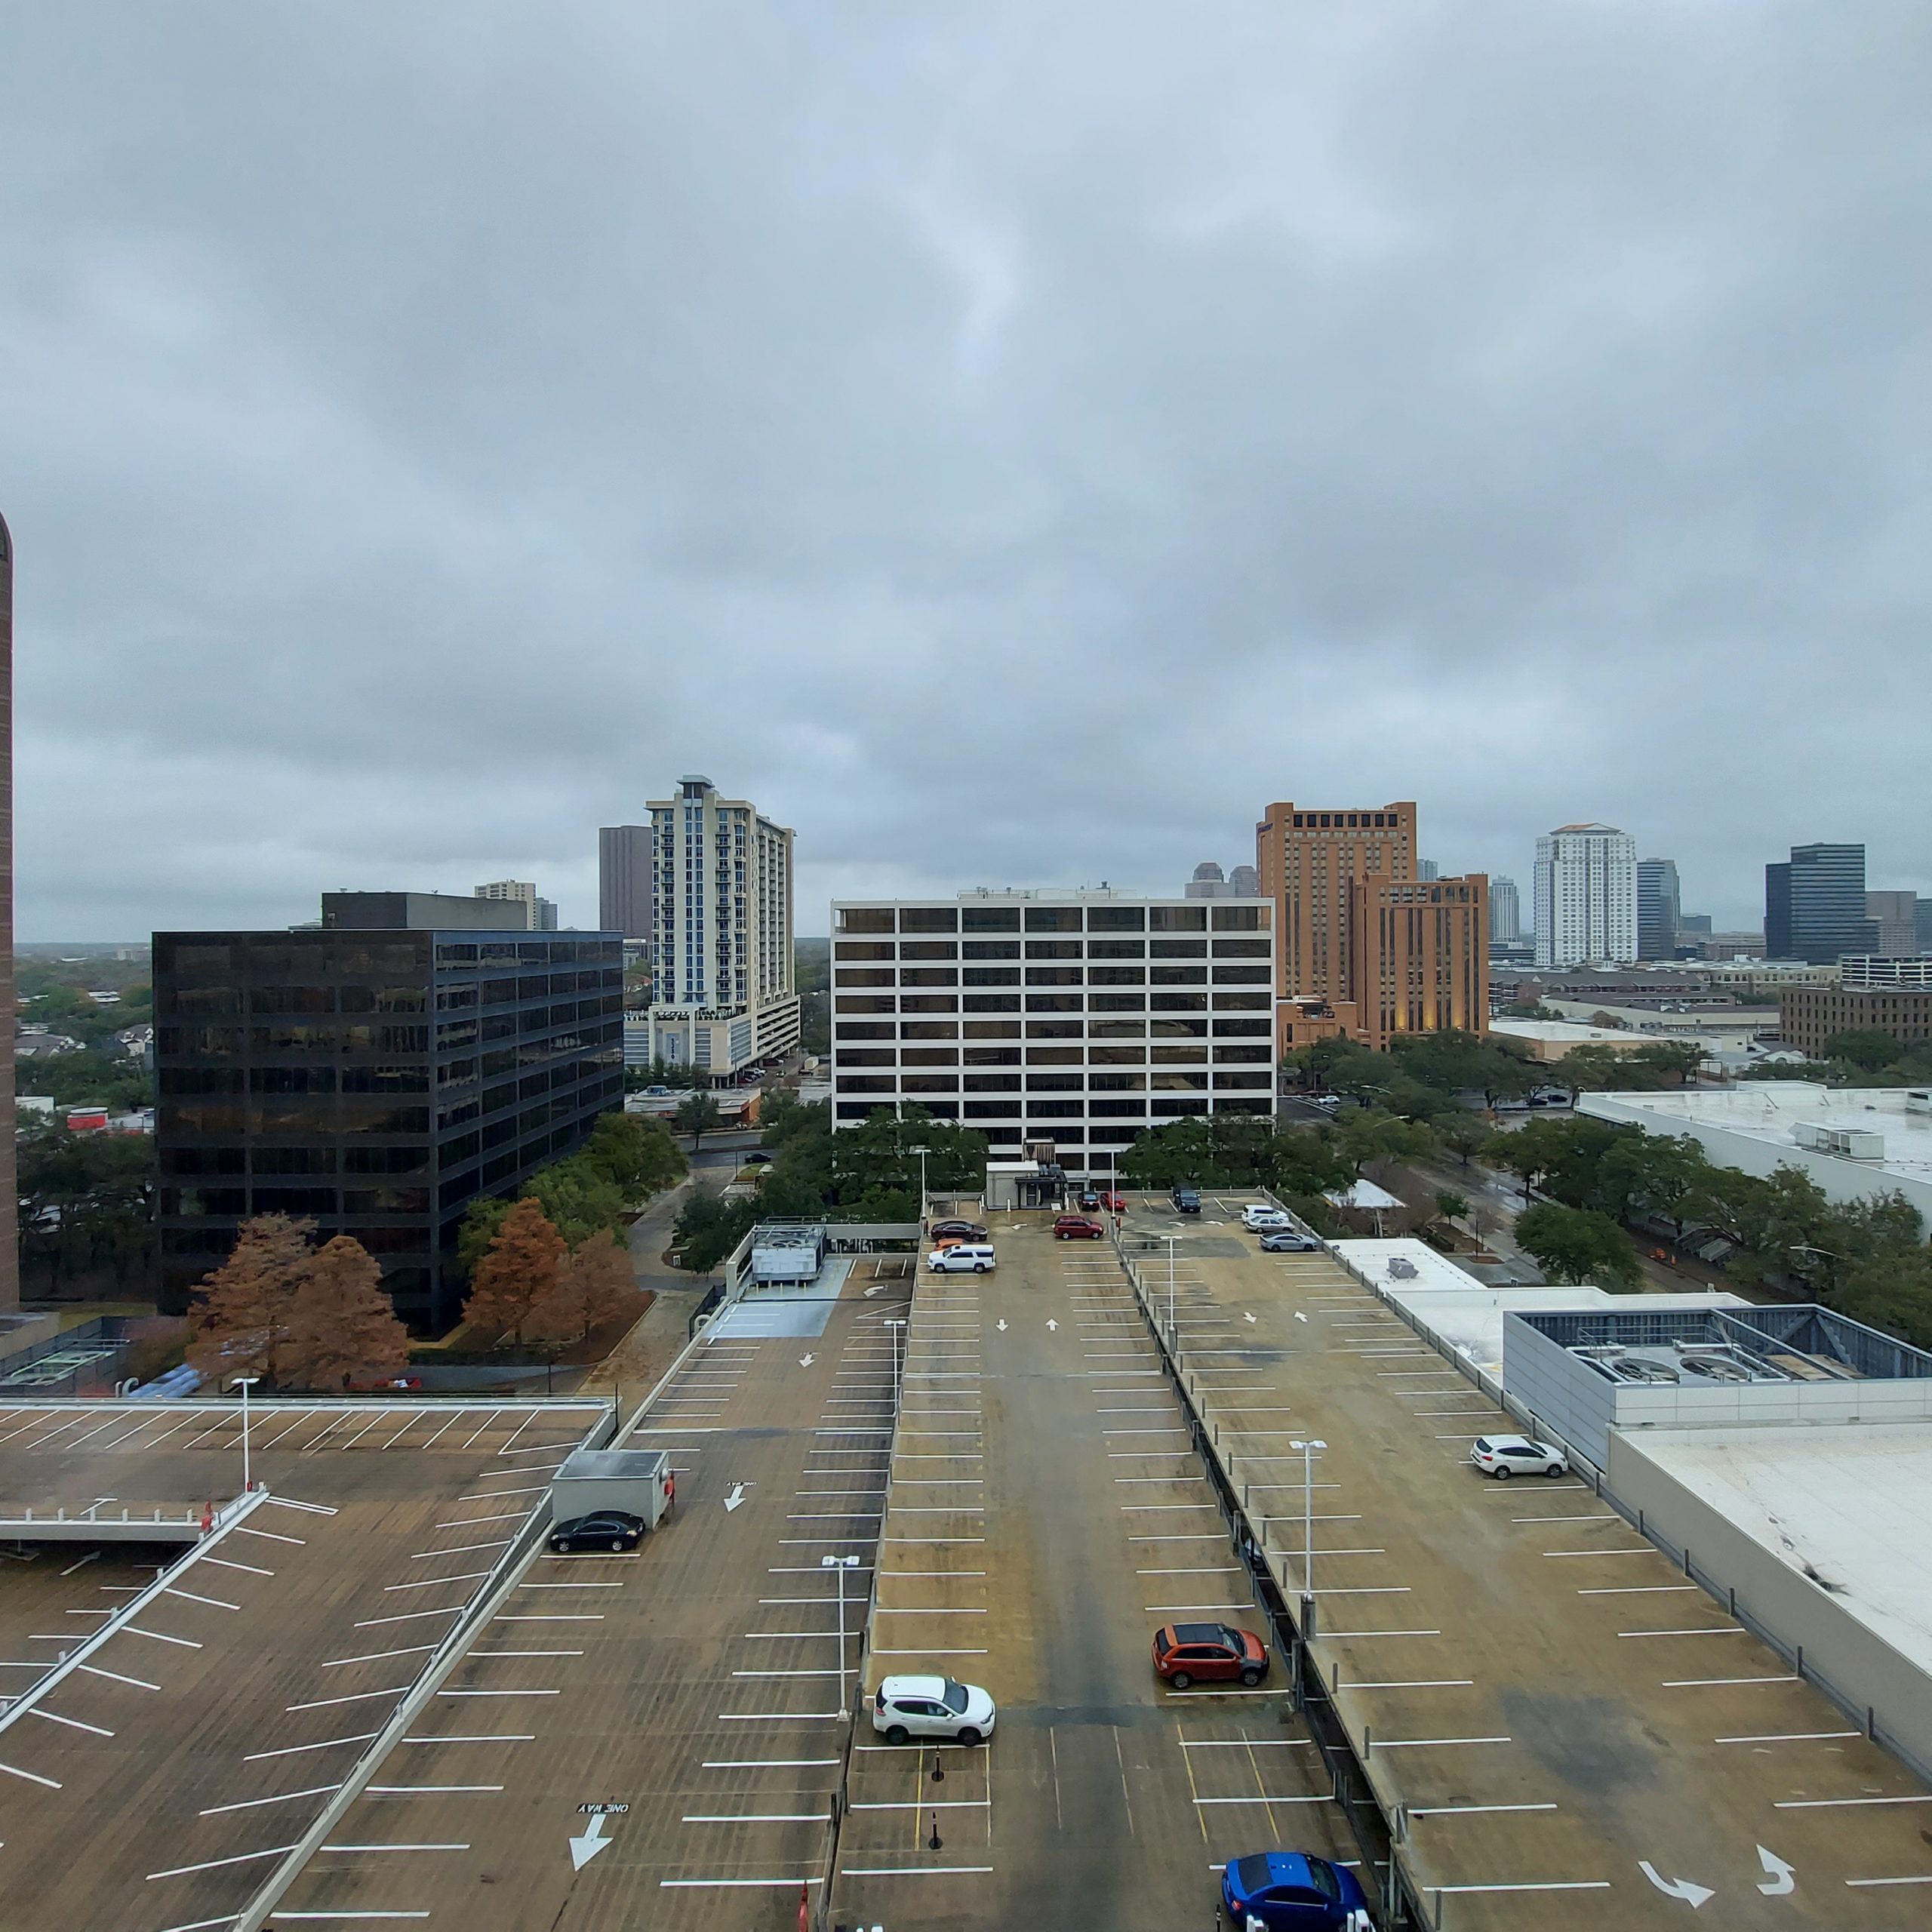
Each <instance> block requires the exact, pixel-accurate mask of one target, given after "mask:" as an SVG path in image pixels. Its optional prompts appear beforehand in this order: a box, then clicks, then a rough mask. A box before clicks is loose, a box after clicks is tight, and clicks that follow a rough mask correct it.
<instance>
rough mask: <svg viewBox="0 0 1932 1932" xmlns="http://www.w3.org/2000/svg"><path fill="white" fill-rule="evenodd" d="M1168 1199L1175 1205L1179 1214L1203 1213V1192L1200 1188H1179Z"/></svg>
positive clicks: (1175, 1209)
mask: <svg viewBox="0 0 1932 1932" xmlns="http://www.w3.org/2000/svg"><path fill="white" fill-rule="evenodd" d="M1168 1199H1169V1200H1170V1201H1172V1202H1173V1203H1174V1212H1175V1213H1176V1214H1199V1213H1200V1212H1201V1190H1200V1189H1199V1188H1198V1187H1177V1188H1176V1189H1174V1192H1173V1193H1171V1195H1168Z"/></svg>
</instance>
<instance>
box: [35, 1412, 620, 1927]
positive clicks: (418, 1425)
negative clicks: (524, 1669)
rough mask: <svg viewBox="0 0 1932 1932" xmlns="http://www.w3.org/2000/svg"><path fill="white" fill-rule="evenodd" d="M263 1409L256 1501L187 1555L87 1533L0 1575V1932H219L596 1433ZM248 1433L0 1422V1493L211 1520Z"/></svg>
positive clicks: (437, 1415)
mask: <svg viewBox="0 0 1932 1932" xmlns="http://www.w3.org/2000/svg"><path fill="white" fill-rule="evenodd" d="M253 1407H254V1413H253V1415H252V1416H251V1438H252V1441H251V1454H252V1461H253V1470H252V1473H253V1475H254V1478H255V1479H256V1480H257V1481H258V1482H262V1483H266V1485H267V1490H268V1493H267V1494H266V1496H265V1497H261V1498H259V1499H258V1500H256V1501H255V1502H254V1503H252V1504H251V1506H248V1508H247V1509H245V1511H240V1512H235V1514H234V1515H232V1517H228V1518H224V1521H225V1523H226V1527H223V1528H221V1529H220V1531H218V1533H217V1534H216V1535H215V1536H214V1537H208V1538H205V1539H203V1540H202V1541H201V1542H200V1543H198V1545H196V1546H195V1547H194V1548H193V1549H192V1552H191V1553H189V1554H186V1555H181V1554H180V1553H179V1552H173V1553H171V1552H165V1551H164V1552H157V1553H154V1554H152V1555H148V1554H146V1553H144V1552H143V1548H142V1546H138V1545H133V1546H130V1545H118V1546H107V1547H104V1548H103V1547H99V1546H91V1545H89V1544H88V1543H85V1542H83V1541H78V1540H75V1541H68V1542H62V1543H42V1544H38V1545H33V1544H26V1545H22V1546H18V1549H19V1555H17V1557H16V1558H14V1559H13V1560H10V1561H5V1562H0V1622H4V1624H5V1627H6V1629H7V1631H8V1636H9V1638H10V1640H11V1645H12V1646H13V1648H12V1652H11V1656H10V1659H9V1661H10V1662H11V1663H14V1664H15V1665H18V1666H27V1665H31V1666H33V1668H32V1669H31V1670H29V1669H26V1668H20V1669H9V1670H8V1673H7V1677H8V1681H7V1682H6V1684H5V1686H4V1689H5V1693H6V1694H7V1695H8V1697H9V1698H10V1699H11V1700H13V1701H12V1702H11V1703H9V1704H8V1706H7V1708H6V1709H5V1710H4V1711H0V1790H3V1791H4V1798H0V1803H4V1818H5V1829H4V1832H0V1840H4V1842H0V1880H3V1881H4V1891H0V1900H4V1903H0V1924H4V1925H5V1926H6V1927H9V1928H11V1927H22V1928H26V1927H36V1928H38V1927H47V1926H53V1925H89V1926H92V1925H102V1926H108V1925H112V1926H115V1927H122V1926H125V1927H133V1928H137V1932H139V1928H142V1927H155V1928H156V1929H157V1932H163V1929H164V1928H175V1927H187V1926H189V1925H197V1924H201V1925H208V1926H214V1925H220V1924H226V1922H228V1920H229V1918H232V1916H233V1915H234V1914H235V1912H238V1910H239V1909H241V1906H242V1904H243V1903H245V1900H247V1898H248V1896H249V1894H251V1892H252V1891H253V1890H254V1887H256V1885H257V1884H258V1883H259V1882H260V1880H261V1878H263V1876H264V1875H265V1874H266V1871H267V1869H269V1866H270V1865H271V1863H272V1861H273V1860H275V1859H276V1858H278V1857H280V1856H281V1855H282V1854H283V1853H285V1851H286V1850H287V1849H288V1847H290V1846H291V1844H294V1842H295V1841H296V1840H297V1839H298V1838H300V1835H301V1833H302V1832H303V1829H304V1828H305V1827H306V1825H307V1823H309V1820H311V1819H312V1817H314V1816H315V1815H316V1814H317V1813H318V1811H319V1810H320V1807H321V1805H322V1804H324V1803H325V1801H326V1799H327V1797H328V1794H329V1793H330V1792H331V1791H332V1790H333V1789H334V1785H335V1783H337V1782H339V1781H340V1778H341V1777H343V1774H344V1773H345V1772H346V1769H347V1767H348V1766H349V1764H351V1763H352V1761H354V1759H355V1756H356V1755H357V1752H358V1749H359V1747H360V1745H361V1743H362V1742H363V1741H365V1740H367V1738H368V1737H370V1736H371V1735H372V1734H374V1731H375V1730H377V1728H379V1727H380V1723H381V1721H382V1719H383V1717H384V1716H386V1714H387V1712H388V1711H389V1709H390V1708H392V1706H393V1705H394V1704H395V1702H396V1700H397V1699H398V1697H400V1696H401V1694H403V1693H404V1691H405V1690H407V1688H408V1686H409V1684H411V1682H412V1681H414V1677H415V1675H416V1673H417V1671H418V1670H419V1669H420V1668H421V1667H422V1664H423V1660H424V1659H425V1658H426V1656H427V1655H428V1654H429V1651H432V1649H433V1648H434V1647H435V1644H436V1643H437V1642H438V1641H439V1639H440V1638H441V1634H442V1632H443V1631H444V1630H445V1629H448V1627H449V1626H450V1624H451V1620H453V1619H454V1617H456V1616H457V1615H458V1614H460V1611H461V1610H462V1608H463V1604H465V1603H466V1601H468V1598H469V1594H470V1592H471V1591H472V1590H473V1589H474V1588H475V1579H477V1578H478V1577H479V1576H481V1575H483V1574H487V1572H488V1567H489V1566H490V1564H491V1562H492V1561H494V1557H495V1555H496V1554H497V1552H498V1551H499V1550H500V1549H501V1548H502V1547H503V1546H505V1545H506V1543H508V1541H509V1538H510V1537H511V1535H512V1534H513V1533H514V1531H515V1528H516V1527H517V1525H518V1523H520V1522H521V1520H522V1518H523V1517H524V1516H525V1515H526V1514H527V1513H528V1511H529V1509H531V1507H532V1506H533V1505H534V1503H536V1502H537V1500H540V1497H541V1496H542V1493H543V1491H544V1489H545V1488H546V1487H547V1479H548V1475H549V1470H550V1469H552V1468H553V1467H554V1466H555V1463H557V1462H558V1460H561V1457H562V1456H563V1455H564V1454H565V1453H566V1451H568V1447H571V1445H572V1444H574V1443H575V1442H576V1441H578V1440H579V1439H580V1438H581V1437H582V1435H583V1432H584V1431H585V1429H586V1427H588V1426H589V1425H590V1424H591V1423H592V1422H593V1421H595V1420H596V1418H597V1417H598V1414H599V1411H598V1410H597V1409H596V1408H595V1407H594V1406H585V1405H581V1404H580V1405H576V1406H571V1405H568V1404H557V1405H555V1406H554V1407H543V1406H532V1405H529V1404H522V1405H516V1406H515V1407H510V1406H503V1405H499V1406H496V1407H492V1406H491V1405H488V1404H485V1405H482V1406H480V1407H474V1408H472V1407H466V1405H462V1404H452V1405H446V1406H445V1407H442V1408H441V1409H439V1410H438V1411H435V1412H434V1414H432V1413H430V1412H429V1411H420V1412H418V1413H417V1414H414V1415H413V1416H412V1414H411V1411H410V1410H409V1409H408V1408H407V1407H402V1406H400V1405H398V1404H393V1403H370V1404H353V1405H349V1406H347V1407H346V1408H344V1409H343V1410H341V1411H340V1412H337V1411H331V1410H329V1409H328V1407H327V1405H318V1406H317V1407H313V1408H310V1407H300V1406H297V1407H283V1406H282V1405H280V1404H272V1403H269V1404H254V1405H253ZM238 1429H239V1414H238V1411H235V1412H234V1413H232V1414H231V1413H230V1411H229V1408H228V1407H227V1405H226V1404H223V1405H221V1406H220V1407H219V1408H217V1407H213V1406H211V1405H210V1404H195V1405H192V1407H177V1408H174V1409H171V1410H162V1409H158V1408H150V1407H146V1405H143V1404H90V1405H85V1406H75V1405H67V1406H63V1407H35V1406H29V1405H22V1404H9V1405H6V1406H5V1407H0V1497H5V1499H6V1500H7V1501H8V1504H9V1505H10V1506H25V1504H26V1503H27V1502H28V1501H29V1500H30V1499H37V1500H38V1506H51V1504H53V1503H54V1501H55V1500H56V1499H59V1500H62V1501H63V1502H64V1503H66V1504H67V1505H69V1506H75V1505H78V1506H82V1507H85V1506H86V1505H87V1504H88V1503H94V1502H100V1503H106V1504H109V1505H118V1504H119V1503H128V1504H130V1505H131V1506H135V1507H136V1508H138V1506H139V1505H140V1504H142V1503H147V1502H149V1501H152V1500H168V1501H170V1502H173V1501H177V1500H180V1499H182V1498H184V1497H192V1498H196V1499H203V1500H211V1501H212V1502H213V1503H215V1504H217V1506H219V1505H221V1504H223V1503H229V1502H231V1501H232V1499H233V1498H234V1497H235V1495H236V1494H237V1492H238V1491H239V1490H240V1487H241V1462H240V1456H239V1453H238V1447H237V1446H236V1445H237V1442H238ZM431 1438H434V1440H433V1441H432V1439H431ZM351 1444H355V1447H354V1448H353V1449H351V1447H350V1445H351ZM378 1449H387V1450H388V1451H390V1452H391V1453H388V1454H377V1453H371V1452H372V1451H376V1450H378ZM171 1554H172V1555H174V1561H172V1564H171V1567H168V1569H167V1570H166V1572H165V1575H162V1574H158V1565H159V1564H162V1563H164V1562H168V1561H169V1558H170V1556H171ZM144 1592H146V1594H143V1593H144ZM131 1606H132V1609H131V1608H130V1607H131ZM103 1612H105V1613H106V1614H103ZM56 1614H58V1615H59V1617H60V1623H58V1624H56V1623H54V1617H55V1615H56ZM117 1616H118V1617H119V1619H120V1620H119V1621H118V1622H115V1623H113V1625H112V1628H111V1630H110V1631H109V1633H108V1634H106V1635H104V1636H103V1635H102V1629H103V1626H107V1625H108V1624H109V1620H110V1619H112V1618H114V1617H117ZM69 1622H71V1623H72V1624H74V1625H75V1626H76V1629H77V1630H78V1633H79V1634H78V1635H75V1636H70V1637H69V1638H68V1641H67V1642H66V1644H60V1643H57V1642H56V1641H54V1638H55V1635H56V1634H57V1632H60V1630H62V1629H64V1628H65V1626H66V1624H67V1623H69ZM23 1624H24V1625H26V1626H30V1627H28V1628H26V1629H22V1628H21V1626H22V1625H23ZM36 1639H38V1640H40V1641H39V1642H38V1644H36ZM23 1642H24V1643H26V1644H33V1645H35V1648H33V1649H32V1651H29V1653H28V1654H26V1655H24V1656H23V1655H22V1654H20V1650H19V1648H18V1646H19V1645H20V1644H22V1643H23ZM63 1651H64V1652H65V1654H66V1660H65V1661H64V1662H63V1660H62V1654H63Z"/></svg>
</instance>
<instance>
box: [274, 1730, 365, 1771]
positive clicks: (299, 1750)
mask: <svg viewBox="0 0 1932 1932" xmlns="http://www.w3.org/2000/svg"><path fill="white" fill-rule="evenodd" d="M381 1735H382V1734H381V1732H380V1731H375V1730H363V1731H358V1732H357V1733H356V1734H355V1736H354V1737H325V1738H323V1739H322V1740H321V1741H320V1742H319V1743H314V1744H284V1745H280V1746H278V1747H277V1748H276V1749H274V1750H272V1751H251V1752H249V1753H248V1755H246V1756H245V1758H243V1759H242V1763H243V1764H257V1763H259V1762H260V1761H261V1760H262V1759H263V1758H297V1757H300V1756H302V1755H303V1754H304V1753H305V1752H310V1751H334V1750H337V1749H340V1747H341V1746H343V1745H345V1744H367V1743H370V1742H371V1740H374V1739H375V1738H377V1737H380V1736H381Z"/></svg>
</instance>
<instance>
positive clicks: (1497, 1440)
mask: <svg viewBox="0 0 1932 1932" xmlns="http://www.w3.org/2000/svg"><path fill="white" fill-rule="evenodd" d="M1469 1460H1470V1461H1471V1462H1472V1463H1475V1466H1476V1467H1477V1468H1478V1469H1480V1470H1481V1472H1483V1474H1484V1475H1486V1476H1494V1478H1496V1479H1497V1481H1498V1482H1503V1481H1507V1480H1508V1478H1509V1477H1511V1476H1513V1475H1518V1474H1521V1475H1528V1476H1537V1475H1541V1476H1561V1475H1568V1474H1569V1473H1570V1458H1569V1457H1567V1456H1566V1455H1564V1453H1563V1451H1561V1449H1558V1447H1556V1446H1555V1444H1553V1443H1549V1442H1538V1441H1536V1440H1534V1438H1532V1437H1530V1436H1527V1435H1479V1436H1478V1437H1477V1438H1476V1440H1475V1447H1473V1448H1472V1449H1471V1450H1470V1451H1469Z"/></svg>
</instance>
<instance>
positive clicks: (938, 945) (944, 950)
mask: <svg viewBox="0 0 1932 1932" xmlns="http://www.w3.org/2000/svg"><path fill="white" fill-rule="evenodd" d="M899 956H900V958H901V959H957V958H958V957H959V948H958V946H956V945H955V944H954V943H953V942H952V940H906V943H904V944H903V946H900V949H899Z"/></svg>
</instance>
